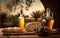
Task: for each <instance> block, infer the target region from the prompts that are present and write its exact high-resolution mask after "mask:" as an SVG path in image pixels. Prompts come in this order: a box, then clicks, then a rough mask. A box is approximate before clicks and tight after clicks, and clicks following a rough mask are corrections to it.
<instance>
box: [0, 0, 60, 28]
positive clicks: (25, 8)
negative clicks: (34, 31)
mask: <svg viewBox="0 0 60 38" xmlns="http://www.w3.org/2000/svg"><path fill="white" fill-rule="evenodd" d="M46 8H50V10H51V11H52V12H53V15H54V17H53V18H54V20H55V22H54V28H58V27H60V16H59V15H60V13H59V12H60V2H59V0H0V28H5V27H18V17H19V16H20V13H21V10H22V12H23V16H24V17H25V23H27V22H31V21H41V14H42V13H44V12H45V10H46ZM34 13H35V14H34ZM36 15H37V16H36ZM36 18H37V19H38V18H39V19H38V20H36Z"/></svg>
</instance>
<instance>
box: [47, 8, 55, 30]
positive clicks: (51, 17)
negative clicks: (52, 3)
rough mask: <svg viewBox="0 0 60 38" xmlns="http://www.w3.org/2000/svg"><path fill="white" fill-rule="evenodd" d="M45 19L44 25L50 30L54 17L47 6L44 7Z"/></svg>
mask: <svg viewBox="0 0 60 38" xmlns="http://www.w3.org/2000/svg"><path fill="white" fill-rule="evenodd" d="M46 19H47V22H46V25H47V27H48V28H49V30H50V31H52V29H53V24H54V18H53V13H52V12H50V9H49V8H47V9H46Z"/></svg>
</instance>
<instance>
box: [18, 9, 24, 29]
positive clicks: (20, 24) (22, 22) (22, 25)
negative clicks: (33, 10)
mask: <svg viewBox="0 0 60 38" xmlns="http://www.w3.org/2000/svg"><path fill="white" fill-rule="evenodd" d="M19 27H20V28H22V29H24V16H23V10H21V14H20V16H19Z"/></svg>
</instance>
